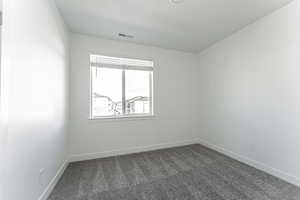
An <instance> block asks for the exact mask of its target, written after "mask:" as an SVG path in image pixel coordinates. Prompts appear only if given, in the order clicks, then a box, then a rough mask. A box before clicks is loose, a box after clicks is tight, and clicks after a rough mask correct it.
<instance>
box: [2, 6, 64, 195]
mask: <svg viewBox="0 0 300 200" xmlns="http://www.w3.org/2000/svg"><path fill="white" fill-rule="evenodd" d="M4 3H5V4H4V30H3V31H4V32H3V37H4V40H3V46H4V52H3V53H4V56H3V63H4V64H3V67H4V71H5V73H6V74H5V78H7V79H8V80H7V81H5V84H6V85H4V86H3V87H4V88H5V89H6V90H7V91H8V96H7V100H8V132H7V133H8V134H7V136H8V137H7V144H6V146H7V158H8V160H7V162H6V164H7V180H6V182H5V185H6V192H7V194H6V195H7V196H6V197H5V198H4V199H5V200H6V199H7V200H20V199H22V200H36V199H38V198H39V196H40V195H41V193H42V192H43V191H44V190H45V188H46V186H47V185H48V184H49V182H50V181H51V179H52V178H53V177H54V176H55V174H56V173H57V171H58V169H59V168H60V166H61V165H62V164H63V162H64V161H65V159H66V156H67V154H66V153H67V150H66V142H67V135H66V128H67V124H66V123H67V117H68V116H67V112H68V110H67V108H68V104H67V100H68V50H69V49H68V31H67V29H66V27H65V25H64V24H63V23H62V20H61V18H60V16H59V13H58V11H57V9H56V7H55V5H54V3H53V2H52V0H26V1H20V0H9V1H5V2H4ZM6 108H7V107H6ZM42 168H44V169H45V172H44V174H43V176H42V177H41V180H39V178H40V177H39V171H40V169H42ZM1 179H2V177H1Z"/></svg>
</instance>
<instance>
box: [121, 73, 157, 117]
mask: <svg viewBox="0 0 300 200" xmlns="http://www.w3.org/2000/svg"><path fill="white" fill-rule="evenodd" d="M125 73H126V75H125V77H126V80H125V94H126V102H125V106H126V107H125V111H126V114H145V113H151V111H150V110H151V105H150V103H151V101H150V87H151V86H150V78H151V76H152V72H149V71H137V70H126V72H125Z"/></svg>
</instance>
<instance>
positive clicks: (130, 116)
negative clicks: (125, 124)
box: [88, 54, 155, 120]
mask: <svg viewBox="0 0 300 200" xmlns="http://www.w3.org/2000/svg"><path fill="white" fill-rule="evenodd" d="M91 56H102V55H97V54H90V55H89V58H90V60H91ZM104 57H107V56H104ZM116 58H122V57H116ZM125 59H130V58H125ZM133 60H137V59H133ZM140 60H142V59H140ZM143 61H149V60H143ZM151 62H152V63H153V66H152V67H150V66H149V67H147V66H146V67H145V66H141V67H139V66H127V65H117V64H100V63H92V62H90V66H89V72H90V90H89V118H88V119H89V120H117V119H120V120H126V119H153V118H155V114H154V100H153V98H154V84H153V82H154V81H153V79H154V62H153V61H151ZM97 65H98V66H97ZM100 65H101V66H100ZM92 67H101V68H114V69H122V112H123V114H122V115H108V116H93V111H92V109H93V94H92V91H93V78H92ZM126 70H136V71H149V72H150V73H149V76H150V78H149V81H150V83H149V85H150V88H149V99H150V100H149V101H150V102H149V106H150V108H149V110H150V112H149V113H145V114H126V108H125V107H126V106H124V104H125V103H126V85H125V82H126V76H125V71H126Z"/></svg>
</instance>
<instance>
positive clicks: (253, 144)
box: [199, 1, 300, 185]
mask: <svg viewBox="0 0 300 200" xmlns="http://www.w3.org/2000/svg"><path fill="white" fill-rule="evenodd" d="M299 19H300V1H294V2H293V3H291V4H289V5H288V6H287V7H284V8H282V9H280V10H278V11H276V12H274V13H273V14H271V15H270V16H267V17H265V18H263V19H261V20H259V21H257V22H256V23H254V24H252V25H250V26H248V27H246V28H245V29H243V30H241V31H239V32H238V33H236V34H234V35H232V36H231V37H229V38H227V39H225V40H223V41H221V42H218V43H217V44H215V45H214V46H212V47H210V48H209V49H207V50H205V51H204V52H202V53H201V54H200V55H199V69H200V72H199V74H202V75H203V76H202V78H201V84H200V85H202V86H203V87H202V89H201V90H200V93H202V95H203V96H202V98H201V99H202V100H203V107H202V108H206V109H205V110H204V109H203V116H202V118H201V119H202V120H203V119H205V120H204V121H202V127H206V129H205V130H206V131H203V132H201V133H202V134H201V139H202V140H204V141H206V142H208V143H209V144H214V145H217V146H218V147H221V148H224V149H226V150H229V151H231V152H233V153H236V154H238V155H240V156H243V157H244V158H246V159H250V160H252V161H254V162H253V163H255V162H256V164H258V165H260V164H261V166H265V167H266V169H268V170H273V172H275V174H276V173H277V175H280V176H281V177H285V178H286V179H287V180H289V181H293V182H294V183H297V184H299V185H300V179H299V178H300V156H299V147H300V21H299Z"/></svg>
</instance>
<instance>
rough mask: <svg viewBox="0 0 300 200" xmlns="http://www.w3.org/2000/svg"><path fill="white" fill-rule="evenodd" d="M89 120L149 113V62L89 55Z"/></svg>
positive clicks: (150, 63)
mask: <svg viewBox="0 0 300 200" xmlns="http://www.w3.org/2000/svg"><path fill="white" fill-rule="evenodd" d="M90 68H91V69H90V72H91V102H90V103H91V118H103V117H104V118H105V117H124V116H125V117H126V116H129V117H130V116H145V115H147V116H148V115H152V114H153V106H152V105H153V99H152V81H153V62H152V61H147V60H137V59H127V58H116V57H108V56H98V55H91V56H90Z"/></svg>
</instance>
